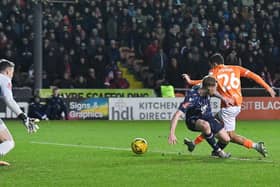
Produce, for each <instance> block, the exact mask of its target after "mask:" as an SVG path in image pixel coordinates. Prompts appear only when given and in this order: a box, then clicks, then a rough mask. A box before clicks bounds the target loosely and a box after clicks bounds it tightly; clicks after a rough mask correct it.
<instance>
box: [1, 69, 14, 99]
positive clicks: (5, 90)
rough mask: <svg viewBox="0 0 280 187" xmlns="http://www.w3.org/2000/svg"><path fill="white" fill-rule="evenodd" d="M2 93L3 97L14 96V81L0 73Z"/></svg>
mask: <svg viewBox="0 0 280 187" xmlns="http://www.w3.org/2000/svg"><path fill="white" fill-rule="evenodd" d="M0 89H1V90H0V95H1V97H8V98H13V92H12V81H11V79H10V78H9V77H7V76H5V75H3V74H1V73H0Z"/></svg>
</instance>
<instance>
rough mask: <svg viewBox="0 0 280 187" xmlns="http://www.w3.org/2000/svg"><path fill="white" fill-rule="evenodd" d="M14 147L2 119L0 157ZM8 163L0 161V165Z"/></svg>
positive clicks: (0, 126) (0, 123)
mask: <svg viewBox="0 0 280 187" xmlns="http://www.w3.org/2000/svg"><path fill="white" fill-rule="evenodd" d="M14 147H15V142H14V140H13V137H12V135H11V133H10V132H9V130H8V129H7V127H6V125H5V124H4V122H3V121H2V120H0V158H1V157H3V156H4V155H6V154H7V153H8V152H10V151H11V150H12V149H13V148H14ZM1 165H2V166H3V165H4V166H6V165H9V163H7V162H4V161H0V166H1Z"/></svg>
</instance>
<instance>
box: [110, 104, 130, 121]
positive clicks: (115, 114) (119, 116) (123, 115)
mask: <svg viewBox="0 0 280 187" xmlns="http://www.w3.org/2000/svg"><path fill="white" fill-rule="evenodd" d="M111 119H112V120H134V118H133V107H128V106H127V107H122V108H121V109H120V108H118V107H112V109H111Z"/></svg>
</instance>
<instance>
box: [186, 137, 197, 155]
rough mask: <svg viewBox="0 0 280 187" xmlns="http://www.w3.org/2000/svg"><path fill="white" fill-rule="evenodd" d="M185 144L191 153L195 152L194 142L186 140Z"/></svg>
mask: <svg viewBox="0 0 280 187" xmlns="http://www.w3.org/2000/svg"><path fill="white" fill-rule="evenodd" d="M184 144H185V145H186V146H187V147H188V151H189V152H193V150H194V148H195V144H194V143H193V141H191V140H190V139H188V138H185V139H184Z"/></svg>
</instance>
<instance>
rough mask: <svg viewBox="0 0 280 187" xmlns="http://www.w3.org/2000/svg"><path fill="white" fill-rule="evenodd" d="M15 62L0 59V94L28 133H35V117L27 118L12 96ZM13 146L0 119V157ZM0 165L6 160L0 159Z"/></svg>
mask: <svg viewBox="0 0 280 187" xmlns="http://www.w3.org/2000/svg"><path fill="white" fill-rule="evenodd" d="M14 67H15V64H14V63H13V62H10V61H8V60H6V59H1V60H0V96H1V99H3V101H4V102H5V104H6V105H7V106H8V107H9V108H10V109H11V110H12V111H13V112H14V113H15V114H16V115H17V116H18V117H19V118H20V119H21V120H22V122H23V125H24V126H25V127H26V129H27V131H28V132H29V133H35V132H36V131H37V130H38V129H39V127H38V126H37V125H36V124H35V121H36V119H33V118H29V117H28V116H27V115H26V114H25V113H24V112H23V111H22V110H21V109H20V107H19V106H18V104H17V103H16V101H15V100H14V98H13V93H12V78H13V75H14ZM14 147H15V142H14V140H13V137H12V135H11V133H10V131H9V130H8V128H7V127H6V125H5V123H4V122H3V120H1V119H0V158H1V157H3V156H4V155H6V154H7V153H8V152H10V151H11V150H12V149H13V148H14ZM0 165H1V166H7V165H9V163H8V162H4V161H0Z"/></svg>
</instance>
